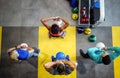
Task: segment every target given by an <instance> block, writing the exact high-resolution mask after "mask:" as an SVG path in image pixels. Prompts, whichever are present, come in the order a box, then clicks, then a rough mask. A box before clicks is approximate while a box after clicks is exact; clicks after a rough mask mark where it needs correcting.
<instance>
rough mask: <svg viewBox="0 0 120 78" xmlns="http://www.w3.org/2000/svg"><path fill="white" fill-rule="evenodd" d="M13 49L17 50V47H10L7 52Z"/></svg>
mask: <svg viewBox="0 0 120 78" xmlns="http://www.w3.org/2000/svg"><path fill="white" fill-rule="evenodd" d="M13 50H16V47H12V48H9V49H8V50H7V51H6V52H7V53H8V52H11V51H13Z"/></svg>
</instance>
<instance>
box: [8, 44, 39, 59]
mask: <svg viewBox="0 0 120 78" xmlns="http://www.w3.org/2000/svg"><path fill="white" fill-rule="evenodd" d="M6 52H7V54H8V55H9V57H10V59H11V60H17V61H21V60H26V59H28V58H30V57H33V56H38V55H39V53H40V50H39V49H37V48H31V47H29V46H28V45H27V44H26V43H21V44H20V45H17V46H15V47H12V48H9V49H8V50H7V51H6Z"/></svg>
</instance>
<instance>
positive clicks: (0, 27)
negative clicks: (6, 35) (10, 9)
mask: <svg viewBox="0 0 120 78" xmlns="http://www.w3.org/2000/svg"><path fill="white" fill-rule="evenodd" d="M1 44H2V26H0V60H1Z"/></svg>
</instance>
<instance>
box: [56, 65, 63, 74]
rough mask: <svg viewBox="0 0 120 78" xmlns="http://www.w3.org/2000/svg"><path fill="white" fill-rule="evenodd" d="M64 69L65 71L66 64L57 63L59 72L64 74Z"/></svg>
mask: <svg viewBox="0 0 120 78" xmlns="http://www.w3.org/2000/svg"><path fill="white" fill-rule="evenodd" d="M64 71H65V66H64V65H63V64H58V65H57V72H58V73H59V74H63V72H64Z"/></svg>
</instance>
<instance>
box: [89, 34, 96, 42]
mask: <svg viewBox="0 0 120 78" xmlns="http://www.w3.org/2000/svg"><path fill="white" fill-rule="evenodd" d="M88 40H89V41H90V42H95V41H96V40H97V38H96V36H95V35H90V36H89V37H88Z"/></svg>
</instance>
